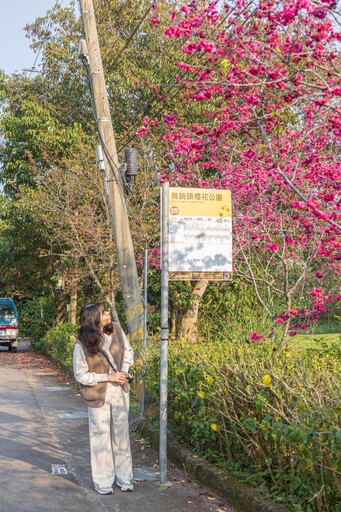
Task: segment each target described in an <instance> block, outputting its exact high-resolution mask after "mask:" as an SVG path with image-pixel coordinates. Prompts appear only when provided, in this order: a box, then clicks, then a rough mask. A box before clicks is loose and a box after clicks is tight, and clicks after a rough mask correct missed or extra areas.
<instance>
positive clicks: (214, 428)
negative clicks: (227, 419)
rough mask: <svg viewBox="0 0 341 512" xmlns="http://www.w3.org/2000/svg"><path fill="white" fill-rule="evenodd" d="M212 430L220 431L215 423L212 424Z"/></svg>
mask: <svg viewBox="0 0 341 512" xmlns="http://www.w3.org/2000/svg"><path fill="white" fill-rule="evenodd" d="M211 429H212V430H214V432H217V431H218V427H217V425H216V424H215V423H211Z"/></svg>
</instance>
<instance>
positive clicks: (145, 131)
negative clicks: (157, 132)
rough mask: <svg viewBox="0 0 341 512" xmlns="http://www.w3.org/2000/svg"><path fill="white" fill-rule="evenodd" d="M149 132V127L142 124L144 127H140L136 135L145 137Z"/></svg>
mask: <svg viewBox="0 0 341 512" xmlns="http://www.w3.org/2000/svg"><path fill="white" fill-rule="evenodd" d="M146 133H147V129H146V127H145V126H142V128H140V129H139V130H138V131H137V132H136V133H135V135H136V137H143V135H146Z"/></svg>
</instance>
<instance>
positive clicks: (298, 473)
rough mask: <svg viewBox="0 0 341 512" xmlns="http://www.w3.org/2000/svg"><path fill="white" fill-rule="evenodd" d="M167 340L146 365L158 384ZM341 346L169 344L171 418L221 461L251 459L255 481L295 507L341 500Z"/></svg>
mask: <svg viewBox="0 0 341 512" xmlns="http://www.w3.org/2000/svg"><path fill="white" fill-rule="evenodd" d="M158 368H159V354H158V347H157V346H154V347H153V346H151V347H150V349H149V353H148V354H147V365H146V368H145V370H144V371H145V374H146V381H147V389H148V391H149V394H151V393H153V392H154V393H155V394H156V393H157V391H158V386H159V383H158ZM340 375H341V361H340V357H339V352H338V351H337V350H336V348H335V347H333V350H330V349H329V348H326V347H323V346H320V347H319V349H318V350H310V351H306V352H301V353H300V354H295V353H294V352H291V351H290V350H288V349H284V350H278V349H276V347H274V346H273V345H271V344H270V343H269V342H261V343H258V344H257V343H256V344H254V345H253V344H243V345H242V344H238V343H219V342H214V343H213V342H207V343H202V344H198V345H194V346H190V347H188V346H186V345H183V344H179V343H178V342H172V341H171V342H170V348H169V383H168V397H169V403H168V422H169V426H170V429H171V430H172V432H173V433H174V434H175V435H176V437H177V438H178V439H180V440H181V441H183V442H185V443H186V444H187V445H188V446H189V447H190V448H192V449H194V450H196V451H197V452H199V453H201V454H203V455H205V456H206V457H207V458H208V459H209V460H211V461H213V462H215V463H216V464H218V465H219V466H220V467H222V468H224V467H225V468H227V469H230V468H231V466H233V465H234V464H236V463H237V464H238V468H239V469H243V468H250V467H252V472H253V475H252V478H249V483H251V481H252V480H253V482H254V483H255V484H256V485H260V484H261V483H263V482H264V483H265V484H266V485H267V488H268V490H269V492H270V493H271V496H272V497H273V498H275V499H278V500H279V501H283V500H284V501H285V502H286V504H287V506H288V508H291V510H295V511H298V510H301V511H309V510H310V511H311V512H312V511H318V512H320V511H324V512H335V510H337V507H338V506H339V505H340V494H339V492H340V484H339V483H338V478H339V476H340V472H341V457H340V455H341V430H340V422H339V419H340V412H341V403H340V396H341V390H340Z"/></svg>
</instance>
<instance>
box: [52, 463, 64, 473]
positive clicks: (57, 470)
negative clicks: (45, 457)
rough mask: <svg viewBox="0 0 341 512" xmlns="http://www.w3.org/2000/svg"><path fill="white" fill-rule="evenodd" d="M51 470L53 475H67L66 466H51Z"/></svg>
mask: <svg viewBox="0 0 341 512" xmlns="http://www.w3.org/2000/svg"><path fill="white" fill-rule="evenodd" d="M51 470H52V474H53V475H67V474H68V472H67V469H66V467H65V464H51Z"/></svg>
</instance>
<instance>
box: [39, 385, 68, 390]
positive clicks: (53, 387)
mask: <svg viewBox="0 0 341 512" xmlns="http://www.w3.org/2000/svg"><path fill="white" fill-rule="evenodd" d="M45 389H47V391H67V390H68V389H70V388H69V386H47V387H46V388H45Z"/></svg>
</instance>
